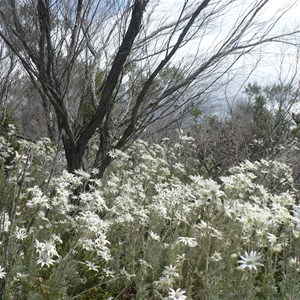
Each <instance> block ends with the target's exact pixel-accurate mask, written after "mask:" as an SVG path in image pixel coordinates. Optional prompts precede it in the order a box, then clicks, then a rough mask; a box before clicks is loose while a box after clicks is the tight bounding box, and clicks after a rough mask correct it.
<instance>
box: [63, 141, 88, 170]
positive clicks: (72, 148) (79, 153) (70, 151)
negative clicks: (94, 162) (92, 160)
mask: <svg viewBox="0 0 300 300" xmlns="http://www.w3.org/2000/svg"><path fill="white" fill-rule="evenodd" d="M62 140H63V144H64V150H65V154H66V160H67V168H68V172H70V173H74V171H75V170H78V169H81V168H82V167H83V154H84V147H79V146H78V145H76V144H75V143H73V142H72V141H70V139H68V138H66V137H63V138H62Z"/></svg>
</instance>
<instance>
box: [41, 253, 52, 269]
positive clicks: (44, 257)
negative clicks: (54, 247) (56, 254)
mask: <svg viewBox="0 0 300 300" xmlns="http://www.w3.org/2000/svg"><path fill="white" fill-rule="evenodd" d="M37 263H38V264H40V265H41V266H42V267H43V266H44V265H46V266H47V267H50V265H53V263H55V260H54V259H52V257H51V256H50V255H49V254H48V253H47V252H41V253H40V256H39V258H38V260H37Z"/></svg>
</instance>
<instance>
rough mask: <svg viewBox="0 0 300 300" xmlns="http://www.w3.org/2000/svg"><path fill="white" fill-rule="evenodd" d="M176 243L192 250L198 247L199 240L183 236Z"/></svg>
mask: <svg viewBox="0 0 300 300" xmlns="http://www.w3.org/2000/svg"><path fill="white" fill-rule="evenodd" d="M176 243H182V244H184V245H186V246H188V247H191V248H193V247H196V246H198V243H197V240H196V239H195V238H190V237H183V236H181V237H179V238H178V239H177V241H176Z"/></svg>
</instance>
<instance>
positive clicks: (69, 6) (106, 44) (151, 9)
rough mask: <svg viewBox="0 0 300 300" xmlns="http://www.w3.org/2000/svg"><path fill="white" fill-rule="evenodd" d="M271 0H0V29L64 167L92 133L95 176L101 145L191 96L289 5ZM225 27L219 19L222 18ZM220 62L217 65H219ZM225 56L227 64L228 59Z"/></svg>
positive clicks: (101, 164) (128, 135)
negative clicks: (53, 133) (51, 128)
mask: <svg viewBox="0 0 300 300" xmlns="http://www.w3.org/2000/svg"><path fill="white" fill-rule="evenodd" d="M270 5H272V1H271V0H270V1H268V0H251V1H245V2H244V3H241V2H240V1H239V0H225V1H215V0H203V1H199V0H197V1H196V0H181V1H172V3H170V2H168V1H163V0H151V1H149V0H26V1H17V0H5V1H0V22H1V23H0V37H1V38H2V39H3V41H4V42H5V43H6V45H7V47H9V48H10V50H12V51H13V53H14V54H15V55H16V56H17V57H18V59H19V61H20V62H21V64H22V65H23V67H24V70H26V72H27V74H28V75H29V76H30V78H31V80H32V82H33V84H34V85H35V88H36V89H37V90H38V92H39V93H40V95H41V98H42V99H44V100H45V99H46V100H47V102H48V104H49V107H48V108H47V109H48V111H49V114H51V111H53V112H54V114H55V120H56V124H57V127H58V131H59V132H60V135H59V138H61V139H62V142H63V146H64V151H65V155H66V159H67V164H68V171H70V172H73V171H74V170H76V169H79V168H82V167H83V162H84V155H85V151H86V149H87V147H88V144H89V142H90V141H91V139H92V138H96V137H97V138H98V145H99V147H98V151H97V155H96V159H95V162H94V166H96V167H98V168H99V170H100V174H99V176H102V175H103V172H104V171H105V169H106V168H107V166H108V165H109V164H110V162H111V159H112V158H111V156H110V155H109V151H110V150H113V149H124V147H126V145H128V142H129V141H131V140H133V139H135V138H136V137H137V136H138V135H139V134H140V133H141V132H142V131H143V130H144V129H145V128H147V126H149V124H151V123H153V122H155V121H157V120H159V119H162V118H165V117H166V116H169V115H170V114H173V113H174V112H176V111H178V110H180V109H182V108H183V107H185V108H186V107H187V105H189V104H191V103H194V102H196V101H197V100H198V99H199V98H200V97H201V95H202V94H203V93H205V92H206V91H207V90H208V89H209V88H210V87H212V86H213V85H215V84H216V82H217V81H218V80H219V79H220V78H221V77H222V74H224V73H225V72H226V71H227V70H228V68H230V67H231V66H232V65H233V64H234V63H235V62H236V61H237V60H238V59H239V58H240V57H241V56H243V55H245V54H246V53H249V52H250V51H251V50H252V49H253V48H255V47H258V46H260V45H262V44H266V43H270V42H289V39H290V38H292V37H293V36H294V35H295V34H297V33H298V31H297V30H293V31H290V32H285V33H282V34H278V31H277V34H273V32H275V31H274V28H276V26H277V24H278V21H279V20H280V18H281V17H282V15H284V13H285V12H286V11H288V9H290V8H291V6H292V5H293V3H289V5H287V4H285V7H284V8H283V9H282V10H279V11H277V12H276V13H275V14H274V15H273V16H272V17H270V16H269V15H268V16H267V17H266V18H267V21H266V20H264V19H263V17H264V14H265V13H266V12H267V11H268V10H269V9H270ZM222 24H223V25H224V24H225V25H224V26H221V25H222ZM223 62H226V66H225V64H224V65H223V64H222V63H223ZM228 62H229V63H228Z"/></svg>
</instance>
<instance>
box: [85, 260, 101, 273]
mask: <svg viewBox="0 0 300 300" xmlns="http://www.w3.org/2000/svg"><path fill="white" fill-rule="evenodd" d="M85 265H86V266H87V267H88V268H89V270H90V271H95V272H98V269H99V267H98V266H97V265H95V264H94V263H93V262H91V261H89V260H86V261H85Z"/></svg>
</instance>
